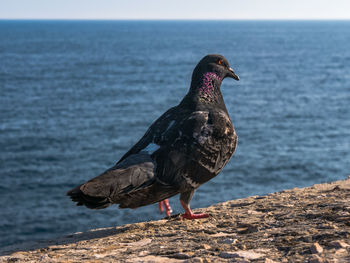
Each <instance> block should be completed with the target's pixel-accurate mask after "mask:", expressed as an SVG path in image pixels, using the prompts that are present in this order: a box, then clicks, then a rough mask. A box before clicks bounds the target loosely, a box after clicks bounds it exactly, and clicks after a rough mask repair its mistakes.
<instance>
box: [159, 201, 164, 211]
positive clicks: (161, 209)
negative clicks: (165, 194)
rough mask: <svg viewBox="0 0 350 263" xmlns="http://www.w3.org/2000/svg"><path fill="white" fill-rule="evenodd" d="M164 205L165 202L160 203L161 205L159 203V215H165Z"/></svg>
mask: <svg viewBox="0 0 350 263" xmlns="http://www.w3.org/2000/svg"><path fill="white" fill-rule="evenodd" d="M163 203H164V201H160V202H159V203H158V206H159V213H163V211H164V210H163Z"/></svg>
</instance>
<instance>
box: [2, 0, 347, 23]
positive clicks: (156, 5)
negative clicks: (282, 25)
mask: <svg viewBox="0 0 350 263" xmlns="http://www.w3.org/2000/svg"><path fill="white" fill-rule="evenodd" d="M17 18H20V19H350V0H289V1H287V0H172V1H168V0H0V19H17Z"/></svg>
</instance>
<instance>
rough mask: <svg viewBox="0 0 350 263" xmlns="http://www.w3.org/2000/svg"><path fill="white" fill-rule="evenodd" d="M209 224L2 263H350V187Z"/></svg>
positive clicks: (53, 243)
mask: <svg viewBox="0 0 350 263" xmlns="http://www.w3.org/2000/svg"><path fill="white" fill-rule="evenodd" d="M198 211H202V212H204V211H205V212H207V213H210V214H211V217H210V218H208V219H200V220H194V221H189V220H184V221H180V220H179V218H178V215H177V216H173V217H171V218H170V219H163V220H159V221H152V222H143V223H137V224H130V225H124V226H120V227H112V228H104V229H95V230H91V231H89V232H85V233H76V234H71V235H68V236H65V237H62V238H59V239H56V240H49V241H43V242H32V243H26V244H23V245H20V246H12V247H6V248H2V249H0V254H1V255H2V256H0V262H129V263H134V262H193V263H194V262H198V263H200V262H203V263H205V262H242V263H243V262H264V263H273V262H320V263H321V262H324V263H325V262H329V263H331V262H334V263H335V262H350V179H347V180H344V181H337V182H334V183H330V184H319V185H314V186H312V187H309V188H302V189H298V188H295V189H291V190H287V191H282V192H279V193H273V194H269V195H267V196H252V197H249V198H245V199H239V200H234V201H228V202H225V203H220V204H217V205H214V206H211V207H208V208H205V209H199V210H197V212H198Z"/></svg>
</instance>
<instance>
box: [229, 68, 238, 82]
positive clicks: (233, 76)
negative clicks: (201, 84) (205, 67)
mask: <svg viewBox="0 0 350 263" xmlns="http://www.w3.org/2000/svg"><path fill="white" fill-rule="evenodd" d="M228 70H229V73H228V74H227V77H230V78H233V79H235V80H239V77H238V76H237V75H236V73H235V72H234V71H233V69H232V68H229V69H228Z"/></svg>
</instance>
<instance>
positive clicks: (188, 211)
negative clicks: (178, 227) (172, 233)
mask: <svg viewBox="0 0 350 263" xmlns="http://www.w3.org/2000/svg"><path fill="white" fill-rule="evenodd" d="M180 203H181V205H182V207H183V208H184V209H185V213H184V214H183V215H181V216H180V220H182V219H199V218H207V217H209V215H208V214H205V213H202V214H193V213H192V211H191V208H190V206H189V205H187V204H186V203H185V202H184V201H182V200H180Z"/></svg>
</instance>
